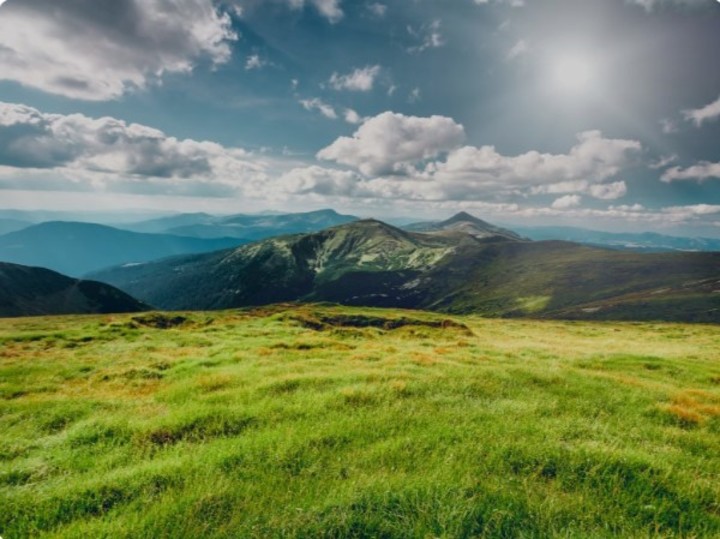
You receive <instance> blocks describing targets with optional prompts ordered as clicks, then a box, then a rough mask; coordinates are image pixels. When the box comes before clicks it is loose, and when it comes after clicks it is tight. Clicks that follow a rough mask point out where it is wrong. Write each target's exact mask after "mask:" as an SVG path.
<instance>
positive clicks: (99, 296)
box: [0, 262, 149, 316]
mask: <svg viewBox="0 0 720 539" xmlns="http://www.w3.org/2000/svg"><path fill="white" fill-rule="evenodd" d="M148 309H149V307H148V306H147V305H145V304H143V303H140V302H139V301H137V300H135V299H133V298H132V297H130V296H128V295H127V294H126V293H124V292H121V291H120V290H118V289H117V288H114V287H112V286H109V285H106V284H103V283H98V282H95V281H79V280H76V279H71V278H70V277H66V276H65V275H61V274H59V273H56V272H54V271H50V270H47V269H44V268H31V267H27V266H19V265H17V264H7V263H3V262H0V316H41V315H50V314H101V313H127V312H138V311H146V310H148Z"/></svg>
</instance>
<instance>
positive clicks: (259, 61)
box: [0, 0, 720, 236]
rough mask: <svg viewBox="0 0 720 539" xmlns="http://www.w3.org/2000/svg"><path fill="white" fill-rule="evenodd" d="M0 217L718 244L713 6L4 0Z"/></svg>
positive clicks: (719, 41)
mask: <svg viewBox="0 0 720 539" xmlns="http://www.w3.org/2000/svg"><path fill="white" fill-rule="evenodd" d="M0 4H1V7H0V208H3V209H48V210H74V211H76V210H93V211H106V210H107V211H109V210H115V211H128V212H134V211H139V210H147V211H150V210H152V211H155V210H158V211H168V212H169V211H209V212H216V213H238V212H258V211H263V210H279V211H305V210H313V209H319V208H328V207H332V208H335V209H337V210H338V211H343V212H347V213H354V214H356V215H360V216H374V217H379V218H391V217H407V218H411V219H414V218H417V220H423V219H429V218H441V217H446V216H449V215H451V214H453V213H456V212H458V211H461V210H464V211H470V212H472V213H474V214H475V215H477V216H479V217H483V218H485V219H488V220H490V221H494V222H500V223H509V224H512V223H516V224H523V225H575V226H584V227H587V228H596V229H606V230H629V231H636V230H653V231H659V232H669V233H680V232H683V233H693V234H703V235H712V236H720V62H719V61H718V51H720V2H717V1H715V0H582V1H580V0H217V1H213V0H64V1H63V2H57V1H56V0H8V1H6V2H4V3H0Z"/></svg>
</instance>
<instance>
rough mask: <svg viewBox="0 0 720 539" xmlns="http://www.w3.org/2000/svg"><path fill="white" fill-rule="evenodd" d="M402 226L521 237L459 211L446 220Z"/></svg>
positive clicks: (446, 231) (481, 235) (519, 238)
mask: <svg viewBox="0 0 720 539" xmlns="http://www.w3.org/2000/svg"><path fill="white" fill-rule="evenodd" d="M404 228H405V230H409V231H412V232H427V233H436V234H438V233H453V232H462V233H465V234H470V235H471V236H475V237H476V238H490V237H498V238H505V239H508V240H518V241H519V240H522V239H523V238H522V237H521V236H519V235H518V234H516V233H515V232H513V231H512V230H508V229H506V228H500V227H497V226H495V225H491V224H490V223H487V222H485V221H483V220H482V219H478V218H477V217H475V216H474V215H470V214H469V213H466V212H460V213H458V214H457V215H455V216H453V217H451V218H450V219H448V220H447V221H441V222H434V221H431V222H424V223H414V224H411V225H408V226H406V227H404Z"/></svg>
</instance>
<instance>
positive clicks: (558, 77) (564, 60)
mask: <svg viewBox="0 0 720 539" xmlns="http://www.w3.org/2000/svg"><path fill="white" fill-rule="evenodd" d="M549 70H550V73H549V75H550V84H551V86H552V88H553V90H555V91H556V92H559V93H562V94H566V95H575V94H582V93H586V92H588V91H589V90H590V89H591V88H592V87H593V83H594V81H595V78H596V73H595V66H594V62H593V60H592V59H591V58H590V57H588V56H585V55H582V54H571V53H568V54H560V55H558V56H557V57H555V58H553V59H552V60H551V62H550V67H549Z"/></svg>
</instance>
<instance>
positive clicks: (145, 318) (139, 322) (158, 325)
mask: <svg viewBox="0 0 720 539" xmlns="http://www.w3.org/2000/svg"><path fill="white" fill-rule="evenodd" d="M187 322H188V319H187V318H186V317H184V316H178V315H176V316H169V315H167V314H160V313H151V314H144V315H142V316H133V317H132V318H131V319H130V323H129V325H130V326H131V327H133V328H140V327H146V328H153V329H172V328H176V327H180V326H183V325H185V324H186V323H187Z"/></svg>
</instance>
